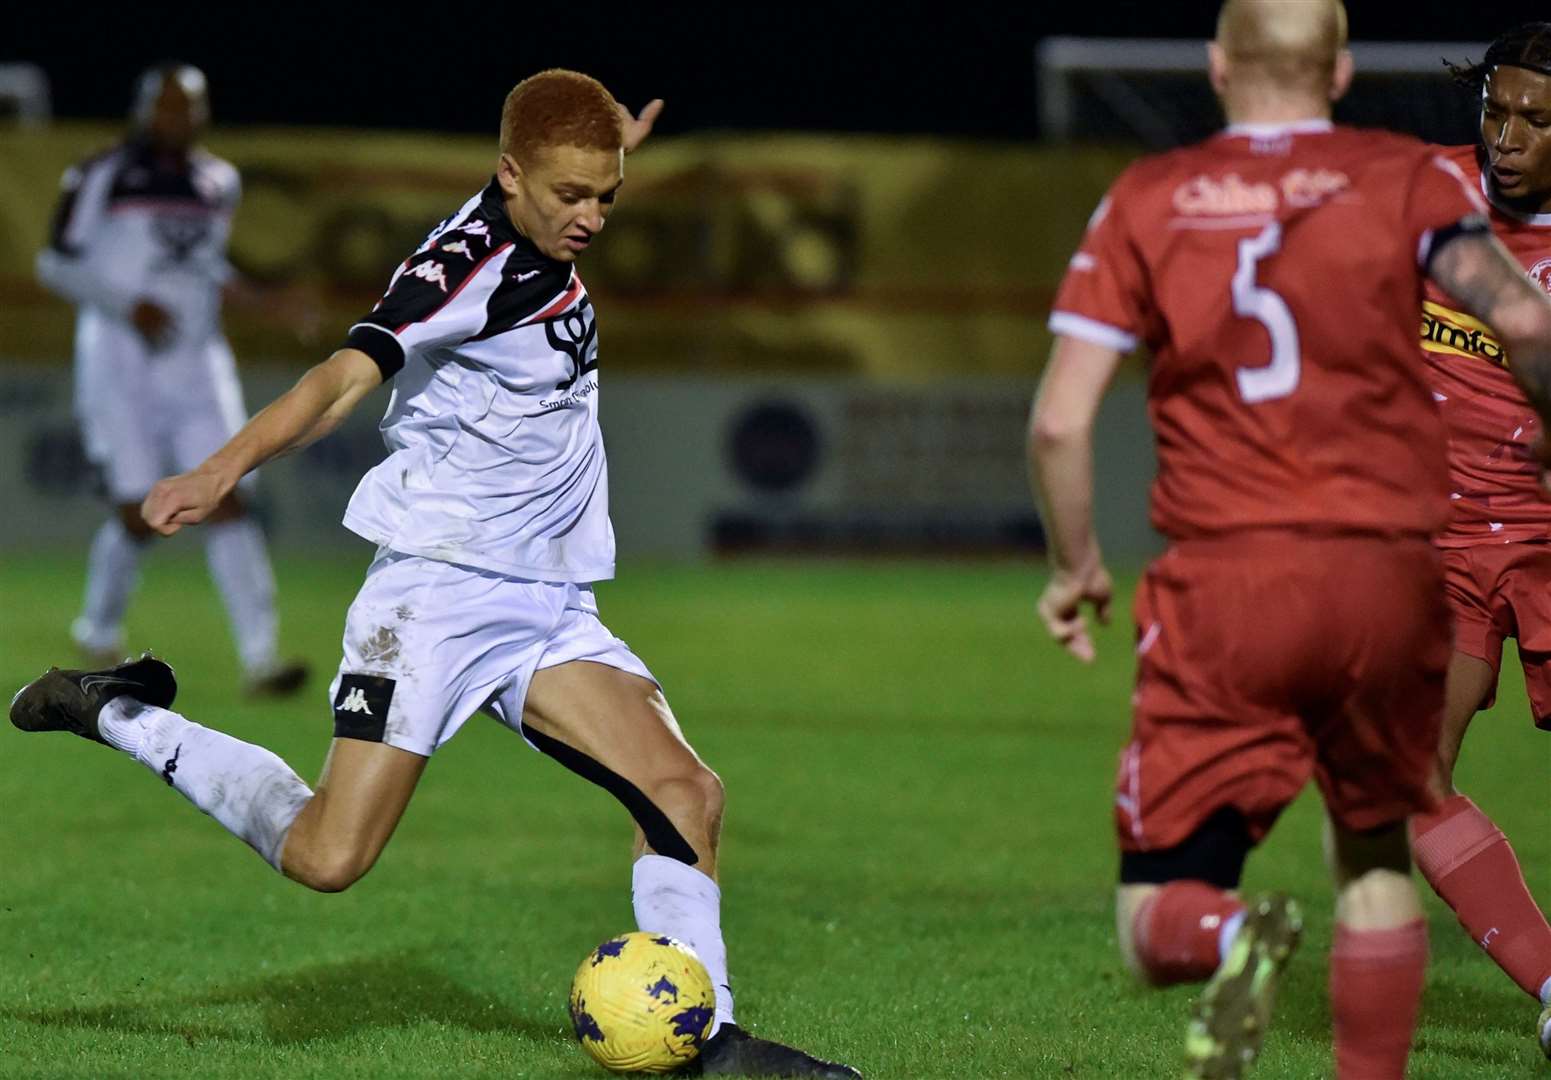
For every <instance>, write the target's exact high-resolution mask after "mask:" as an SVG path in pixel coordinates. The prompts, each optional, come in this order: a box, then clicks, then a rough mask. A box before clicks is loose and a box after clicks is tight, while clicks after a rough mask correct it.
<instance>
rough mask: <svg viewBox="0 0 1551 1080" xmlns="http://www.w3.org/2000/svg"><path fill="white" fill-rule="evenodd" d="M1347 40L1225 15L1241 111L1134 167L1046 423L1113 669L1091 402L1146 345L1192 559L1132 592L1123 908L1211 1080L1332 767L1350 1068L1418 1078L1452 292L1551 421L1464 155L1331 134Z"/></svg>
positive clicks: (1233, 98)
mask: <svg viewBox="0 0 1551 1080" xmlns="http://www.w3.org/2000/svg"><path fill="white" fill-rule="evenodd" d="M1345 43H1346V13H1345V11H1344V9H1343V7H1342V5H1341V4H1340V3H1339V2H1338V0H1229V2H1228V3H1226V4H1225V5H1224V6H1223V8H1222V12H1221V15H1220V17H1219V21H1218V27H1217V38H1216V41H1215V42H1213V43H1212V45H1211V46H1210V50H1209V52H1210V58H1209V68H1210V74H1211V81H1212V85H1213V88H1214V90H1215V91H1216V92H1217V95H1218V97H1219V98H1220V99H1221V101H1222V103H1223V107H1224V110H1225V112H1226V114H1227V117H1228V121H1229V125H1228V127H1227V129H1226V130H1225V131H1224V132H1222V133H1221V134H1219V135H1218V136H1217V137H1215V138H1213V139H1210V140H1208V141H1206V142H1204V143H1202V144H1200V145H1198V146H1194V147H1189V148H1186V149H1182V150H1178V151H1175V152H1173V153H1169V154H1164V155H1160V156H1156V157H1152V158H1148V159H1144V160H1143V161H1140V162H1138V163H1136V164H1135V165H1133V166H1132V167H1131V168H1130V169H1128V170H1127V171H1126V172H1125V173H1124V174H1123V175H1122V176H1121V178H1120V179H1119V180H1118V181H1116V183H1115V185H1114V187H1113V188H1112V189H1111V191H1110V193H1109V196H1108V197H1107V198H1106V200H1105V202H1104V203H1103V204H1102V205H1101V207H1100V209H1099V210H1098V211H1097V212H1096V213H1095V215H1094V218H1093V221H1092V222H1091V223H1090V225H1089V228H1088V232H1087V235H1086V237H1085V239H1084V240H1083V243H1082V246H1081V249H1080V250H1079V251H1078V252H1077V254H1076V255H1075V256H1074V257H1073V259H1072V261H1071V265H1070V267H1069V269H1068V272H1067V276H1066V280H1065V281H1064V283H1063V285H1062V288H1061V291H1060V293H1059V295H1058V297H1057V300H1056V304H1055V311H1054V313H1053V315H1052V317H1051V329H1052V330H1053V331H1054V332H1055V333H1056V335H1057V341H1056V344H1055V348H1054V352H1053V354H1052V356H1051V359H1050V363H1049V366H1048V367H1047V369H1046V372H1045V375H1044V379H1043V382H1042V384H1041V388H1040V393H1039V396H1038V399H1037V401H1036V403H1035V407H1034V413H1033V416H1032V419H1031V429H1030V452H1031V467H1032V471H1033V475H1034V479H1035V484H1036V487H1037V489H1038V491H1039V492H1040V494H1041V496H1042V499H1043V502H1044V505H1045V509H1046V522H1047V526H1048V532H1049V536H1050V551H1051V564H1052V568H1051V579H1050V582H1049V584H1048V586H1047V588H1046V589H1045V592H1044V594H1043V595H1042V597H1041V598H1040V603H1039V610H1040V614H1041V616H1042V618H1043V620H1044V622H1045V624H1046V626H1047V628H1048V629H1049V631H1050V633H1051V634H1052V635H1053V636H1055V637H1056V638H1057V639H1058V640H1059V641H1061V642H1062V643H1063V644H1064V645H1065V647H1066V648H1067V649H1068V650H1069V651H1071V652H1072V653H1073V654H1074V655H1076V656H1077V657H1078V658H1080V659H1084V660H1087V659H1091V658H1092V655H1093V643H1092V640H1091V639H1090V637H1089V636H1088V633H1087V630H1086V628H1085V625H1084V620H1083V615H1082V610H1081V609H1082V605H1084V604H1090V605H1093V606H1094V607H1095V608H1096V609H1097V612H1098V615H1099V617H1100V618H1101V619H1103V618H1105V617H1106V616H1107V612H1108V606H1109V603H1110V579H1109V575H1108V574H1107V572H1106V571H1105V569H1104V565H1103V560H1102V557H1101V555H1100V551H1099V546H1098V542H1097V539H1096V537H1095V536H1094V533H1093V528H1092V515H1091V504H1092V497H1093V492H1092V424H1093V418H1094V415H1095V412H1096V410H1097V407H1098V404H1099V401H1100V399H1101V397H1102V395H1103V392H1104V389H1105V387H1106V386H1107V384H1108V383H1109V381H1110V379H1111V377H1112V376H1113V374H1114V372H1115V370H1116V368H1117V367H1118V365H1119V363H1120V360H1121V357H1122V356H1123V355H1124V354H1125V353H1127V352H1129V351H1130V350H1131V349H1132V348H1133V347H1134V346H1135V345H1136V344H1137V343H1138V342H1144V343H1145V344H1146V345H1147V347H1148V350H1149V352H1150V354H1151V365H1150V368H1149V373H1148V396H1149V412H1150V415H1151V420H1152V424H1153V427H1154V429H1155V432H1156V437H1157V444H1158V463H1159V464H1158V477H1157V480H1156V482H1155V484H1154V487H1153V496H1152V498H1153V504H1152V514H1153V521H1154V524H1155V525H1156V526H1157V527H1158V528H1159V530H1160V531H1161V532H1163V533H1164V534H1165V535H1166V536H1167V537H1168V538H1169V541H1170V544H1169V549H1168V551H1167V552H1166V553H1165V554H1164V555H1163V556H1162V557H1161V558H1159V559H1158V560H1157V561H1156V562H1154V563H1153V564H1152V565H1151V566H1150V567H1149V569H1148V571H1147V574H1146V576H1145V578H1144V580H1143V581H1142V582H1141V584H1140V585H1139V587H1138V593H1137V598H1136V622H1137V633H1138V644H1137V652H1138V656H1139V661H1138V672H1137V687H1136V694H1135V698H1134V701H1135V715H1134V724H1133V730H1132V739H1131V742H1130V743H1129V745H1128V746H1127V747H1126V749H1125V752H1124V753H1123V755H1122V758H1121V764H1120V770H1119V775H1118V778H1117V793H1116V807H1117V809H1116V824H1117V828H1118V832H1119V839H1120V846H1121V851H1122V855H1121V864H1120V887H1119V890H1118V894H1117V920H1118V930H1119V937H1120V942H1121V948H1122V950H1123V952H1124V954H1125V957H1126V959H1127V961H1128V963H1129V964H1130V965H1131V966H1132V968H1133V970H1136V971H1137V972H1138V973H1139V974H1141V975H1142V976H1143V977H1144V978H1146V979H1147V980H1148V981H1150V982H1152V983H1155V984H1166V983H1173V982H1180V981H1198V980H1208V979H1209V980H1210V981H1209V982H1208V983H1207V986H1206V987H1205V989H1204V990H1203V992H1202V994H1201V997H1200V998H1199V1000H1198V1002H1197V1004H1196V1007H1195V1012H1194V1016H1193V1018H1192V1020H1191V1024H1190V1028H1189V1033H1188V1035H1187V1039H1186V1054H1187V1058H1188V1060H1189V1067H1190V1069H1191V1075H1193V1076H1200V1077H1228V1076H1238V1075H1240V1074H1241V1071H1242V1070H1243V1068H1244V1067H1245V1066H1246V1064H1247V1062H1248V1061H1250V1060H1252V1059H1253V1057H1254V1055H1255V1053H1256V1052H1257V1051H1258V1048H1259V1046H1260V1042H1261V1039H1262V1038H1263V1034H1264V1030H1265V1026H1266V1022H1267V1020H1268V1018H1269V1012H1270V1005H1271V997H1272V994H1273V992H1274V988H1275V986H1276V983H1277V979H1278V975H1279V973H1280V971H1281V969H1282V967H1283V965H1284V964H1285V963H1286V961H1287V958H1288V956H1289V955H1290V953H1291V951H1292V948H1293V946H1294V945H1295V943H1296V940H1297V936H1298V933H1299V929H1300V917H1299V914H1298V911H1297V909H1296V907H1295V906H1294V905H1293V903H1292V902H1291V901H1290V900H1288V899H1286V898H1285V897H1280V896H1266V897H1260V898H1257V899H1254V900H1252V901H1250V902H1249V903H1248V904H1245V903H1243V902H1241V901H1240V900H1239V899H1238V897H1237V896H1236V893H1235V890H1237V888H1238V885H1239V881H1240V878H1241V874H1242V870H1243V865H1244V862H1245V859H1246V857H1247V855H1248V853H1249V851H1250V850H1251V849H1252V848H1253V847H1254V846H1255V845H1256V844H1258V843H1259V842H1260V841H1261V840H1262V839H1263V838H1264V837H1265V835H1266V834H1267V832H1268V831H1269V830H1270V828H1271V826H1272V824H1273V823H1274V822H1275V820H1276V818H1277V816H1278V815H1279V814H1280V812H1281V811H1282V810H1283V809H1284V808H1285V807H1286V806H1287V805H1288V804H1289V803H1291V801H1292V800H1293V799H1294V797H1295V796H1296V795H1297V794H1298V793H1299V791H1300V790H1301V789H1302V788H1303V787H1304V786H1305V784H1306V783H1307V782H1308V781H1309V779H1310V778H1311V777H1312V778H1313V779H1315V781H1316V782H1317V783H1318V785H1319V788H1320V791H1321V793H1322V794H1323V796H1324V800H1325V805H1326V808H1327V811H1328V814H1329V818H1328V832H1327V840H1328V844H1327V848H1328V851H1329V855H1330V863H1331V870H1332V873H1333V876H1334V879H1335V884H1336V890H1337V900H1336V931H1335V941H1334V944H1333V946H1332V949H1331V953H1330V996H1331V1011H1332V1014H1333V1018H1334V1026H1335V1056H1336V1066H1337V1074H1338V1076H1339V1077H1341V1078H1342V1080H1354V1078H1365V1080H1366V1078H1382V1080H1398V1078H1399V1077H1401V1076H1403V1074H1404V1071H1405V1065H1406V1060H1407V1057H1408V1054H1409V1048H1410V1043H1411V1037H1412V1034H1413V1032H1414V1030H1415V1026H1416V1016H1417V1007H1418V1002H1419V1000H1420V996H1421V990H1422V983H1423V978H1424V974H1425V970H1426V963H1427V934H1426V923H1425V921H1424V920H1423V917H1422V909H1421V905H1420V901H1419V898H1418V896H1417V893H1416V890H1415V887H1414V886H1413V885H1412V882H1411V878H1410V873H1409V871H1410V852H1409V848H1408V844H1407V834H1406V822H1407V819H1408V818H1409V817H1410V815H1412V814H1413V813H1417V812H1421V811H1427V810H1430V809H1432V807H1433V805H1434V803H1435V799H1434V797H1433V796H1432V794H1431V788H1430V783H1429V782H1430V778H1431V774H1432V772H1433V768H1434V757H1435V753H1436V748H1437V738H1438V730H1439V724H1440V722H1441V715H1442V711H1443V702H1444V680H1445V672H1446V669H1447V667H1448V658H1449V642H1450V637H1449V634H1450V630H1449V621H1448V611H1447V608H1446V607H1445V604H1444V596H1443V581H1442V573H1441V568H1440V566H1439V557H1438V554H1437V551H1436V549H1435V548H1434V547H1433V546H1432V544H1431V538H1432V537H1433V536H1434V535H1436V534H1437V533H1438V532H1439V531H1440V530H1441V529H1442V528H1443V526H1444V524H1445V522H1446V520H1447V517H1448V513H1449V503H1448V498H1447V495H1448V490H1449V489H1448V468H1447V461H1446V456H1445V446H1444V432H1443V428H1442V424H1441V421H1440V419H1439V417H1438V413H1437V410H1436V408H1435V407H1434V405H1433V402H1432V395H1431V392H1430V390H1429V388H1428V386H1427V383H1426V379H1425V376H1424V371H1423V368H1422V365H1420V364H1418V363H1417V360H1416V353H1415V348H1416V346H1415V344H1414V341H1415V337H1414V335H1415V334H1416V316H1417V310H1418V308H1419V307H1420V304H1421V299H1422V286H1423V281H1424V279H1425V278H1428V277H1431V279H1432V280H1434V281H1436V282H1438V283H1440V284H1441V285H1442V286H1443V287H1444V288H1445V289H1446V290H1447V291H1448V292H1449V293H1450V294H1451V295H1453V296H1455V297H1456V298H1457V299H1458V302H1459V304H1460V306H1461V307H1463V308H1464V309H1465V310H1466V311H1468V312H1470V313H1471V314H1472V315H1474V316H1475V317H1478V318H1481V319H1483V320H1485V321H1486V322H1487V323H1488V324H1490V325H1491V326H1493V327H1495V328H1496V333H1497V338H1498V340H1501V341H1503V342H1505V343H1506V344H1507V345H1508V347H1509V348H1510V351H1511V352H1512V353H1513V355H1514V357H1515V362H1516V366H1515V373H1516V374H1517V375H1518V377H1519V378H1520V379H1521V380H1522V382H1523V384H1524V386H1525V388H1526V391H1527V393H1528V394H1529V399H1530V401H1531V402H1532V403H1533V406H1534V408H1535V410H1536V412H1537V413H1539V414H1540V415H1541V416H1543V417H1545V416H1551V298H1548V297H1547V296H1546V295H1545V294H1544V293H1543V292H1541V291H1540V290H1539V288H1537V287H1536V286H1535V285H1534V284H1533V283H1531V282H1530V281H1529V279H1528V278H1526V277H1525V276H1524V274H1523V273H1522V272H1521V271H1520V270H1519V268H1518V265H1517V264H1516V263H1515V262H1514V261H1513V259H1512V257H1511V256H1510V255H1508V253H1507V252H1506V251H1505V250H1504V249H1503V248H1502V246H1501V245H1500V244H1499V243H1498V242H1497V241H1496V240H1494V239H1493V238H1492V236H1491V234H1490V232H1489V230H1488V226H1487V223H1486V219H1485V216H1484V210H1485V206H1484V203H1483V201H1482V199H1481V197H1480V195H1479V193H1478V192H1477V191H1476V190H1475V189H1474V187H1473V185H1472V184H1471V183H1470V182H1469V181H1468V180H1467V178H1466V177H1465V176H1464V175H1463V174H1462V173H1461V172H1460V170H1459V168H1458V167H1457V166H1455V165H1454V164H1453V163H1452V162H1450V161H1448V160H1446V159H1445V158H1443V157H1441V156H1440V155H1439V154H1438V153H1437V152H1436V151H1435V150H1433V149H1431V148H1429V147H1426V146H1424V145H1423V144H1421V143H1419V142H1417V141H1415V140H1413V139H1410V138H1406V137H1403V136H1398V135H1390V134H1385V133H1381V132H1374V131H1357V130H1353V129H1345V128H1338V127H1334V126H1333V125H1332V124H1331V122H1330V112H1331V104H1332V102H1333V101H1334V100H1336V99H1337V98H1339V97H1340V96H1341V94H1342V93H1343V92H1344V91H1345V90H1346V88H1347V86H1348V84H1349V83H1350V80H1351V74H1352V63H1351V56H1350V53H1348V52H1347V51H1346V49H1345Z"/></svg>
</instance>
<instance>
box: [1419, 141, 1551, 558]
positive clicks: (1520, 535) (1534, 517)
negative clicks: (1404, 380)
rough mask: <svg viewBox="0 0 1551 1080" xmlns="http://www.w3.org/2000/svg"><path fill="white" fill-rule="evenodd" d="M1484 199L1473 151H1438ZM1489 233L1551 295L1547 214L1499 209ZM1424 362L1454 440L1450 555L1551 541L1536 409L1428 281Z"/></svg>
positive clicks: (1487, 339) (1497, 350)
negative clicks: (1475, 547)
mask: <svg viewBox="0 0 1551 1080" xmlns="http://www.w3.org/2000/svg"><path fill="white" fill-rule="evenodd" d="M1442 152H1443V154H1444V155H1445V156H1446V157H1448V158H1449V159H1450V160H1452V161H1453V162H1454V163H1455V164H1457V165H1458V166H1459V167H1460V169H1461V170H1462V171H1464V172H1465V173H1466V175H1468V176H1470V177H1471V178H1472V179H1473V180H1474V181H1475V182H1476V183H1477V184H1478V185H1479V186H1480V188H1481V190H1482V191H1483V192H1484V191H1485V190H1486V185H1485V181H1484V178H1483V177H1482V176H1481V170H1480V166H1479V165H1478V163H1477V160H1476V151H1475V147H1473V146H1455V147H1450V148H1449V149H1447V150H1444V151H1442ZM1491 222H1492V232H1494V233H1496V234H1497V238H1498V239H1499V240H1501V241H1502V242H1503V243H1504V244H1505V245H1506V246H1507V248H1508V250H1509V251H1511V252H1512V253H1513V255H1514V257H1515V258H1517V259H1518V260H1519V261H1520V262H1521V263H1523V264H1524V269H1525V270H1527V271H1528V272H1529V275H1530V276H1531V277H1532V278H1534V279H1535V280H1536V281H1538V282H1539V283H1540V284H1541V285H1542V286H1543V287H1551V214H1535V215H1528V216H1524V215H1517V214H1514V213H1512V212H1510V211H1507V210H1504V209H1502V208H1501V207H1497V206H1493V207H1492V212H1491ZM1422 356H1423V357H1425V358H1426V360H1427V378H1428V381H1429V382H1431V383H1432V388H1433V396H1434V397H1436V398H1437V399H1438V408H1439V409H1440V411H1441V412H1442V413H1443V423H1444V426H1445V427H1446V428H1447V429H1448V433H1449V482H1450V489H1451V493H1450V496H1449V497H1450V499H1451V500H1453V503H1454V515H1453V517H1452V518H1451V519H1450V521H1449V527H1448V529H1447V530H1446V531H1445V532H1444V534H1443V536H1441V537H1440V538H1439V540H1438V542H1439V543H1440V544H1442V545H1443V546H1445V547H1466V546H1468V545H1471V544H1505V543H1510V542H1513V541H1520V540H1551V503H1548V502H1547V501H1546V500H1545V498H1544V497H1543V496H1542V495H1541V493H1540V484H1539V475H1540V468H1539V466H1538V465H1537V464H1536V463H1535V460H1534V458H1533V457H1532V456H1531V453H1530V447H1531V445H1532V444H1533V443H1534V441H1535V439H1536V437H1537V436H1538V435H1539V434H1540V420H1539V418H1538V417H1537V416H1536V415H1535V410H1533V409H1531V408H1530V407H1529V402H1527V401H1526V400H1525V399H1524V395H1523V394H1522V393H1521V392H1520V391H1519V388H1518V385H1517V384H1516V383H1514V381H1513V376H1511V375H1509V374H1508V369H1507V367H1506V363H1507V357H1506V355H1505V354H1504V351H1503V347H1502V346H1501V345H1500V344H1499V343H1498V341H1497V339H1496V338H1495V337H1493V336H1492V333H1491V331H1490V330H1488V329H1487V328H1486V327H1485V326H1484V325H1482V324H1481V323H1480V322H1478V321H1477V320H1475V319H1473V318H1471V317H1470V316H1469V315H1466V314H1465V313H1464V312H1463V311H1460V310H1459V305H1458V303H1456V302H1455V301H1454V300H1453V299H1451V298H1450V297H1449V296H1448V295H1447V294H1446V293H1444V292H1443V291H1442V290H1440V289H1439V288H1438V287H1437V286H1435V285H1433V284H1432V283H1431V282H1429V283H1428V285H1427V293H1426V299H1425V300H1424V301H1423V303H1422Z"/></svg>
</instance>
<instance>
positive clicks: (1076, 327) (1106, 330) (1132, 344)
mask: <svg viewBox="0 0 1551 1080" xmlns="http://www.w3.org/2000/svg"><path fill="white" fill-rule="evenodd" d="M1049 326H1050V332H1051V333H1052V334H1061V335H1064V336H1065V337H1074V338H1077V339H1078V340H1079V341H1086V342H1088V344H1090V345H1102V346H1104V347H1105V348H1106V349H1114V350H1115V351H1116V352H1122V353H1128V352H1130V351H1131V350H1132V349H1134V348H1136V335H1135V334H1132V333H1129V332H1127V331H1125V330H1122V329H1120V327H1118V326H1111V325H1110V324H1109V323H1106V322H1099V320H1097V319H1090V318H1088V316H1086V315H1079V314H1077V313H1076V312H1075V311H1052V312H1051V313H1050V323H1049Z"/></svg>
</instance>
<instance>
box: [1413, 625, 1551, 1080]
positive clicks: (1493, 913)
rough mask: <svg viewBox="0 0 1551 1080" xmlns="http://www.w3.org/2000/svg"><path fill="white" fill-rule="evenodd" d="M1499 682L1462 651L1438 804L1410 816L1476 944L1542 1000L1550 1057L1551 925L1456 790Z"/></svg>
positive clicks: (1503, 845) (1430, 874)
mask: <svg viewBox="0 0 1551 1080" xmlns="http://www.w3.org/2000/svg"><path fill="white" fill-rule="evenodd" d="M1496 685H1497V671H1496V669H1495V668H1494V667H1493V666H1492V665H1491V664H1489V663H1487V662H1486V661H1485V660H1481V659H1478V658H1477V657H1474V656H1470V655H1467V654H1466V653H1463V652H1456V653H1455V654H1454V656H1453V658H1452V660H1451V661H1450V664H1449V682H1448V703H1447V706H1446V708H1445V711H1444V718H1443V731H1442V735H1441V737H1440V739H1439V741H1438V758H1437V764H1436V768H1435V770H1434V775H1433V780H1432V787H1433V794H1434V797H1435V798H1436V799H1437V800H1438V806H1437V808H1436V809H1434V810H1433V811H1431V812H1430V813H1425V814H1418V815H1416V816H1415V817H1413V818H1412V819H1411V844H1412V851H1413V852H1414V853H1415V856H1416V864H1417V868H1418V869H1419V870H1421V872H1422V876H1423V877H1425V878H1426V879H1427V883H1428V884H1429V885H1431V886H1432V887H1433V891H1434V892H1436V893H1437V894H1438V895H1439V896H1440V897H1441V898H1442V899H1443V901H1444V903H1446V904H1448V905H1449V907H1451V908H1453V909H1454V914H1455V915H1456V916H1458V917H1459V922H1460V925H1461V926H1463V927H1464V928H1465V931H1466V933H1468V934H1469V935H1470V937H1471V939H1472V940H1474V941H1475V943H1476V944H1477V945H1479V946H1481V948H1482V949H1483V950H1485V951H1486V954H1487V955H1488V956H1490V957H1491V958H1492V959H1493V960H1495V961H1496V962H1497V965H1498V966H1499V967H1500V968H1502V969H1503V971H1505V972H1506V973H1507V974H1508V977H1509V978H1511V979H1512V980H1513V981H1514V982H1515V983H1517V984H1518V985H1519V988H1520V989H1522V990H1523V991H1524V992H1525V993H1526V994H1529V995H1530V996H1531V997H1533V998H1535V999H1536V1000H1537V1001H1539V1003H1540V1005H1541V1008H1542V1010H1543V1011H1542V1012H1541V1017H1540V1044H1541V1048H1542V1049H1544V1050H1546V1053H1547V1056H1551V1045H1548V1044H1551V925H1548V924H1547V922H1546V917H1545V915H1544V914H1543V913H1542V912H1541V910H1540V907H1539V905H1537V904H1536V903H1535V899H1534V897H1533V896H1531V895H1530V892H1529V888H1528V886H1526V885H1525V883H1524V873H1523V871H1522V870H1521V869H1520V868H1519V860H1518V857H1517V856H1516V855H1514V852H1513V848H1512V847H1511V846H1510V845H1509V843H1508V839H1507V837H1505V836H1504V835H1503V833H1502V830H1500V829H1499V828H1498V827H1497V826H1496V824H1494V823H1493V821H1492V819H1491V818H1489V817H1487V816H1486V814H1484V813H1482V812H1481V810H1480V808H1479V807H1477V806H1476V804H1475V803H1474V802H1472V801H1471V800H1470V798H1469V797H1468V796H1466V795H1462V794H1460V793H1459V792H1458V791H1457V790H1455V788H1454V765H1455V763H1456V762H1457V761H1458V760H1459V751H1460V744H1461V742H1462V741H1463V740H1464V737H1465V730H1466V729H1467V728H1468V727H1469V725H1470V721H1471V718H1472V717H1474V716H1475V713H1476V710H1477V709H1478V708H1480V707H1481V705H1482V703H1483V702H1485V701H1487V700H1488V698H1489V697H1490V695H1491V693H1492V691H1493V690H1494V689H1495V687H1496Z"/></svg>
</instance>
